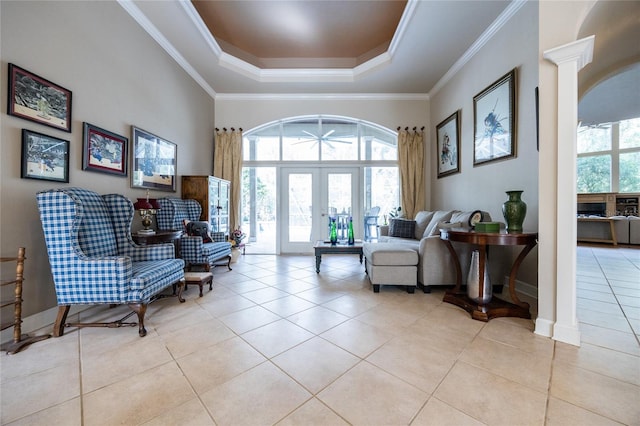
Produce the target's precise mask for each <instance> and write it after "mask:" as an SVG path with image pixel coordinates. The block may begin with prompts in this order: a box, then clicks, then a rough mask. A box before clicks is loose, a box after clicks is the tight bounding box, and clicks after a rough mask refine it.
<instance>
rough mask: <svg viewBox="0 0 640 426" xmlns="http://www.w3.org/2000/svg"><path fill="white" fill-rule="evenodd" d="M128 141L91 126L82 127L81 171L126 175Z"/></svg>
mask: <svg viewBox="0 0 640 426" xmlns="http://www.w3.org/2000/svg"><path fill="white" fill-rule="evenodd" d="M128 145H129V139H128V138H126V137H124V136H120V135H116V134H115V133H112V132H110V131H108V130H105V129H101V128H100V127H97V126H94V125H93V124H89V123H83V127H82V170H89V171H94V172H102V173H110V174H114V175H119V176H126V175H127V161H128V160H129V157H128V156H127V153H128V150H127V148H128Z"/></svg>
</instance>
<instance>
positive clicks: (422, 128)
mask: <svg viewBox="0 0 640 426" xmlns="http://www.w3.org/2000/svg"><path fill="white" fill-rule="evenodd" d="M401 128H402V127H400V126H398V128H397V129H396V130H397V131H400V129H401ZM417 129H418V128H417V127H414V128H413V131H414V132H415V131H417ZM404 130H405V131H407V132H408V131H409V127H405V128H404ZM420 131H422V132H423V131H424V126H422V127H420Z"/></svg>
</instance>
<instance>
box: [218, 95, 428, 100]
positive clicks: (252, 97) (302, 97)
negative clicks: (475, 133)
mask: <svg viewBox="0 0 640 426" xmlns="http://www.w3.org/2000/svg"><path fill="white" fill-rule="evenodd" d="M216 100H224V101H249V100H251V101H267V100H268V101H271V100H278V101H283V100H287V101H291V100H316V101H317V100H341V101H347V100H350V101H354V100H355V101H358V100H376V101H381V100H382V101H428V100H429V95H428V94H426V93H218V94H217V95H216Z"/></svg>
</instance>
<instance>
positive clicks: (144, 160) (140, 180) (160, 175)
mask: <svg viewBox="0 0 640 426" xmlns="http://www.w3.org/2000/svg"><path fill="white" fill-rule="evenodd" d="M132 135H133V137H132V139H133V155H132V164H131V187H132V188H147V189H157V190H159V191H173V192H175V190H176V168H177V154H178V147H177V145H176V144H175V143H173V142H169V141H168V140H165V139H162V138H161V137H158V136H156V135H154V134H153V133H149V132H147V131H144V130H142V129H138V128H137V127H132Z"/></svg>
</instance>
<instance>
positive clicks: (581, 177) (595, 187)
mask: <svg viewBox="0 0 640 426" xmlns="http://www.w3.org/2000/svg"><path fill="white" fill-rule="evenodd" d="M577 166H578V171H577V176H578V180H577V189H578V192H579V193H580V192H582V193H586V192H610V191H611V155H593V156H589V157H578V164H577Z"/></svg>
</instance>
